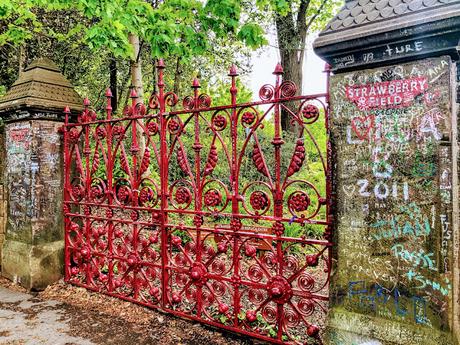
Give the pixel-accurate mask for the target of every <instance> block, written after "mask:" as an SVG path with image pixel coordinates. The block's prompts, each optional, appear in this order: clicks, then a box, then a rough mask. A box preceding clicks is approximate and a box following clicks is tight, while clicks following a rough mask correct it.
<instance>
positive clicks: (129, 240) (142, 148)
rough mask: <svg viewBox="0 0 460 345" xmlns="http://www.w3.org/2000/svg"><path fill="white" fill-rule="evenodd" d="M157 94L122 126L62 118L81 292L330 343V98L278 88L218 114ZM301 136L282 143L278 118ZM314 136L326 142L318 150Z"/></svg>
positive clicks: (206, 103) (71, 257) (204, 100)
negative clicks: (326, 336)
mask: <svg viewBox="0 0 460 345" xmlns="http://www.w3.org/2000/svg"><path fill="white" fill-rule="evenodd" d="M157 68H158V76H159V82H158V87H157V89H158V93H157V94H154V95H152V97H151V98H150V100H149V104H148V107H147V106H145V105H143V104H141V103H136V95H135V93H134V92H133V93H132V95H131V97H132V105H131V106H128V107H126V108H125V109H124V111H123V113H122V114H121V115H120V116H117V117H115V116H113V114H112V107H111V94H110V91H107V94H106V96H107V107H106V112H105V114H104V116H102V117H98V115H97V114H96V113H95V112H94V111H92V110H91V109H90V107H89V101H88V100H85V110H84V111H83V113H82V114H81V115H80V116H79V117H78V119H76V120H75V119H71V118H70V111H69V109H66V111H65V112H66V120H65V126H64V140H65V157H64V160H65V186H64V216H65V233H66V236H65V240H66V246H65V265H66V266H65V267H66V268H65V276H66V280H67V281H68V282H70V283H72V284H76V285H80V286H84V287H86V288H89V289H92V290H95V291H100V292H103V293H106V294H108V295H111V296H116V297H120V298H123V299H125V300H129V301H132V302H136V303H140V304H143V305H146V306H149V307H154V308H160V309H162V310H164V311H167V312H170V313H172V314H175V315H179V316H182V317H187V318H190V319H194V320H198V321H201V322H204V323H207V324H210V325H213V326H217V327H221V328H225V329H228V330H232V331H236V332H240V333H243V334H247V335H250V336H253V337H257V338H260V339H265V340H269V341H272V342H275V343H284V342H291V343H311V344H314V343H321V337H322V329H323V325H324V319H325V317H324V316H325V314H326V312H327V305H328V292H329V291H328V287H329V278H330V268H331V253H330V250H331V245H332V244H331V227H330V225H331V218H330V216H329V209H330V206H331V205H330V203H331V200H330V190H331V185H330V182H329V181H330V169H329V167H330V164H329V162H327V158H326V157H330V155H329V154H328V153H329V150H330V149H329V145H328V141H327V138H328V136H327V118H328V95H327V94H317V95H311V96H296V90H297V88H296V86H295V85H294V83H292V82H290V81H282V74H283V72H282V68H281V66H280V65H278V66H277V67H276V69H275V72H274V73H273V74H274V75H275V84H274V85H264V86H263V87H262V88H261V89H260V93H259V96H260V101H259V102H253V103H245V104H238V103H237V92H238V90H237V87H236V78H237V75H238V74H237V71H236V68H235V67H234V66H233V67H232V68H231V69H230V73H229V76H230V78H231V85H230V98H231V102H230V104H228V105H226V106H215V107H212V106H211V98H210V97H209V96H207V95H205V94H201V93H200V86H199V82H198V81H197V80H194V81H193V85H192V90H193V93H192V95H191V96H189V97H186V98H185V99H183V102H182V107H181V108H179V106H178V98H177V96H176V95H175V94H173V93H171V92H165V84H164V81H163V70H164V65H163V62H162V61H160V62H159V64H158V66H157ZM282 115H283V116H289V117H290V119H291V125H292V126H291V127H292V129H291V130H289V131H285V132H283V130H282V128H281V116H282ZM315 134H316V135H319V137H318V138H315Z"/></svg>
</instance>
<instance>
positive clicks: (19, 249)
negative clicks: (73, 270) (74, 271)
mask: <svg viewBox="0 0 460 345" xmlns="http://www.w3.org/2000/svg"><path fill="white" fill-rule="evenodd" d="M63 252H64V243H63V241H55V242H51V243H44V244H38V245H32V244H28V243H23V242H18V241H12V240H7V241H5V244H4V246H3V250H2V275H3V276H4V277H6V278H8V279H10V280H12V281H14V282H16V283H18V284H20V285H22V286H23V287H25V288H27V289H29V290H42V289H44V288H46V287H47V286H48V285H49V284H50V283H52V282H55V281H57V280H59V279H60V277H61V276H62V274H63V267H64V255H63Z"/></svg>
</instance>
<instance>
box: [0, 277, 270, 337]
mask: <svg viewBox="0 0 460 345" xmlns="http://www.w3.org/2000/svg"><path fill="white" fill-rule="evenodd" d="M0 344H1V345H45V344H46V345H48V344H49V345H59V344H62V345H92V344H101V345H102V344H123V345H143V344H161V345H173V344H174V345H180V344H184V345H185V344H190V345H194V344H197V345H198V344H199V345H224V344H225V345H227V344H229V345H243V344H244V345H246V344H247V345H250V344H265V343H264V342H260V341H253V340H251V339H249V338H246V337H243V336H238V335H235V334H233V333H229V332H225V331H224V332H223V331H221V330H217V329H213V328H211V327H207V326H204V325H201V324H199V323H196V322H193V321H188V320H183V319H180V318H177V317H174V316H171V315H167V314H163V313H160V312H158V311H155V310H152V309H147V308H144V307H141V306H138V305H135V304H133V303H129V302H125V301H122V300H119V299H116V298H112V297H108V296H105V295H102V294H97V293H93V292H90V291H87V290H85V289H83V288H78V287H75V286H71V285H67V284H65V283H64V282H63V281H60V282H58V283H56V284H54V285H52V286H50V287H48V288H47V289H46V290H45V291H43V292H40V293H38V294H29V293H27V292H26V291H25V290H24V289H22V288H20V287H18V286H15V285H13V284H12V283H11V282H10V281H8V280H6V279H3V278H0Z"/></svg>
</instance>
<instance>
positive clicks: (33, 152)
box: [6, 121, 62, 242]
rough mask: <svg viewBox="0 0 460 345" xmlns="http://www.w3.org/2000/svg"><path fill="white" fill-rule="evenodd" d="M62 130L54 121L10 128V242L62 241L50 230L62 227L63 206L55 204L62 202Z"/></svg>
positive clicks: (8, 126) (8, 140) (8, 134)
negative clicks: (61, 212)
mask: <svg viewBox="0 0 460 345" xmlns="http://www.w3.org/2000/svg"><path fill="white" fill-rule="evenodd" d="M59 126H60V123H58V122H52V121H34V122H30V121H24V122H17V123H11V124H7V125H6V163H7V164H6V173H7V187H8V190H9V193H8V197H9V200H8V201H9V202H8V204H9V217H8V227H7V237H8V238H10V239H14V240H17V241H26V242H27V241H31V239H32V237H34V242H40V241H42V242H43V240H46V241H53V240H59V239H61V238H62V235H61V234H59V233H56V232H52V231H50V230H49V229H50V228H54V227H57V226H58V225H59V224H60V216H59V211H60V210H59V203H56V202H51V200H60V199H61V189H60V187H61V185H62V176H61V175H62V172H61V167H60V166H61V165H60V159H61V158H60V157H61V156H60V150H61V138H60V136H59V134H58V128H59ZM45 230H47V231H45ZM42 238H43V239H42Z"/></svg>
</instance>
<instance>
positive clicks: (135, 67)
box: [128, 34, 150, 178]
mask: <svg viewBox="0 0 460 345" xmlns="http://www.w3.org/2000/svg"><path fill="white" fill-rule="evenodd" d="M128 39H129V43H131V45H132V46H133V51H134V58H133V59H132V60H131V87H133V88H134V90H136V93H137V98H136V103H140V102H142V103H143V102H144V100H143V96H144V88H143V85H142V68H141V45H140V44H139V37H138V36H136V35H133V34H129V37H128ZM137 123H138V124H139V126H137V143H138V145H139V152H138V157H139V161H141V160H142V157H143V156H144V153H145V149H146V145H145V136H144V130H143V128H142V127H143V125H144V121H143V120H142V119H139V120H137ZM149 175H150V168H148V169H147V171H145V172H144V174H143V175H142V178H145V177H148V176H149Z"/></svg>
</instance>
